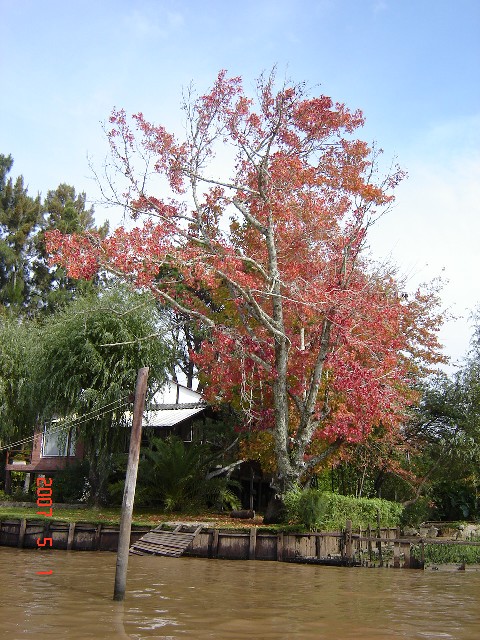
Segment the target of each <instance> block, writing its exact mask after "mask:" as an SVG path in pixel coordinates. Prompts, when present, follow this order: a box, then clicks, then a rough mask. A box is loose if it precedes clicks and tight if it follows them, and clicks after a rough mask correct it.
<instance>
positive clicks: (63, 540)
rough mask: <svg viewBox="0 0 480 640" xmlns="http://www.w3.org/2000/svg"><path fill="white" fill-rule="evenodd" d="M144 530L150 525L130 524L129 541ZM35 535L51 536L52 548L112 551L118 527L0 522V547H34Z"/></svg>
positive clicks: (25, 520)
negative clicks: (138, 525)
mask: <svg viewBox="0 0 480 640" xmlns="http://www.w3.org/2000/svg"><path fill="white" fill-rule="evenodd" d="M148 531H150V527H132V534H131V538H130V539H131V543H133V542H136V541H137V540H138V539H139V538H141V537H142V536H143V535H145V533H147V532H148ZM37 538H52V539H53V544H52V549H62V550H67V551H69V550H72V551H116V550H117V546H118V526H114V525H107V524H92V523H86V522H71V523H68V522H56V521H50V520H43V521H42V520H29V519H23V520H17V519H5V520H1V521H0V545H2V546H6V547H18V548H20V549H37V548H38V545H37Z"/></svg>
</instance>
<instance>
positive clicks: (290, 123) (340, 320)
mask: <svg viewBox="0 0 480 640" xmlns="http://www.w3.org/2000/svg"><path fill="white" fill-rule="evenodd" d="M184 110H185V113H186V116H187V136H186V139H185V140H183V141H177V140H176V139H175V137H174V136H173V135H172V134H170V133H168V132H167V131H166V130H165V129H164V128H163V127H162V126H157V125H154V124H151V123H149V122H147V120H146V119H145V118H144V116H143V115H142V114H137V115H134V116H133V123H134V124H133V126H134V127H135V128H136V129H137V135H136V134H135V132H134V130H133V129H132V128H131V127H130V125H129V122H128V119H127V115H126V114H125V112H124V111H114V112H113V113H112V115H111V118H110V124H111V129H110V130H109V131H108V138H109V141H110V145H111V151H112V158H113V163H114V164H116V166H117V168H118V172H119V173H118V175H119V176H120V177H121V176H123V177H126V179H127V183H128V184H127V186H124V185H122V186H121V188H120V191H121V193H122V194H123V195H122V196H117V194H116V193H115V192H114V193H113V194H112V199H114V200H115V198H116V199H117V201H118V202H120V203H121V204H122V205H123V206H125V207H127V208H128V209H129V210H130V211H131V212H132V215H133V216H134V217H135V218H136V217H138V216H139V215H140V214H145V215H146V216H147V220H146V222H145V224H144V225H143V227H140V228H135V229H133V230H131V231H126V230H125V229H123V228H120V229H117V230H116V231H115V232H114V233H113V234H112V236H110V237H109V238H107V239H106V240H104V241H101V240H100V239H92V238H89V237H85V236H68V237H66V236H62V235H61V234H60V233H57V232H53V233H52V234H51V235H50V237H49V242H50V244H49V247H50V250H51V251H53V252H54V254H55V256H56V260H57V261H58V262H59V263H60V264H62V265H66V266H68V269H69V273H70V275H72V276H75V277H80V276H84V277H90V276H91V275H92V274H94V273H95V272H96V271H97V270H98V269H99V268H100V267H102V268H103V267H105V268H107V269H110V270H111V271H113V272H114V273H118V274H122V275H124V276H125V277H127V278H129V279H131V280H132V281H133V282H134V283H135V284H136V285H137V286H139V287H144V286H148V287H150V288H151V290H152V291H154V293H155V295H156V296H157V297H158V298H159V299H160V300H161V301H162V302H163V303H164V304H168V305H170V306H171V307H172V308H173V309H175V310H176V311H177V312H179V313H182V314H184V315H185V316H186V317H189V318H191V319H194V320H195V321H197V322H198V323H199V324H200V325H202V326H203V328H204V329H206V330H208V332H209V333H208V340H205V341H204V342H203V345H202V350H201V353H200V355H199V356H198V357H197V359H196V362H197V364H198V366H199V368H200V369H201V370H203V372H204V375H205V376H206V379H207V380H208V387H207V389H206V391H207V393H208V396H209V398H210V399H211V400H216V401H218V400H221V399H229V398H230V397H232V394H234V393H238V394H240V396H241V398H242V403H243V405H244V408H245V409H246V410H248V413H249V415H250V417H251V425H252V428H256V429H269V430H271V431H272V434H273V438H274V443H275V445H274V446H275V458H276V477H275V485H276V488H277V491H278V493H279V495H280V496H282V495H284V494H285V492H286V491H288V490H289V489H291V488H293V487H295V486H296V485H297V483H298V482H299V480H300V479H301V477H302V475H303V474H304V473H305V471H306V470H307V469H308V468H312V467H314V466H315V465H317V464H318V462H319V461H320V460H321V459H324V458H326V457H327V456H328V455H329V454H330V453H331V452H332V451H333V450H336V449H338V447H340V446H341V444H342V443H343V442H353V441H362V440H363V439H364V438H366V437H368V435H369V434H370V432H371V430H372V428H373V427H374V426H375V425H378V424H379V423H382V425H383V426H384V428H385V429H388V430H394V429H396V428H397V427H398V425H399V423H400V421H401V420H402V419H403V416H404V409H405V406H406V404H408V403H409V402H411V401H412V393H411V392H410V389H409V383H410V380H411V379H412V376H413V377H414V376H415V375H418V374H419V372H420V371H421V368H422V367H423V366H424V365H425V364H426V363H428V362H430V363H431V362H433V361H435V360H436V359H437V360H438V359H439V358H440V356H439V355H438V348H439V345H438V342H437V339H436V334H435V331H436V329H437V328H438V325H439V322H440V318H439V316H438V315H437V313H436V304H437V302H438V300H437V299H436V297H435V295H433V294H428V293H427V294H421V293H417V295H415V296H414V297H413V298H410V299H405V297H404V296H403V295H402V284H401V283H399V282H397V281H396V280H395V277H394V275H393V274H392V273H391V272H388V270H386V269H381V268H378V266H375V265H372V264H369V262H368V261H367V259H366V258H365V257H364V256H363V254H362V249H363V247H364V245H365V240H366V237H367V232H368V230H369V228H370V227H371V225H372V224H373V223H374V222H375V221H376V220H377V219H378V218H379V217H380V216H381V215H382V214H383V213H384V212H385V210H386V209H388V208H389V206H390V205H391V203H392V201H393V196H392V194H391V191H392V189H393V188H394V187H395V186H396V184H397V183H398V182H399V181H400V180H401V178H402V176H403V173H402V171H400V170H399V169H398V168H394V169H393V170H392V172H390V173H389V174H388V175H386V176H384V177H383V178H379V177H378V166H377V160H378V153H377V152H376V151H374V150H373V151H372V150H371V149H370V148H369V147H368V145H367V144H366V143H365V142H362V141H360V140H357V139H355V137H354V136H353V132H354V131H355V130H356V129H357V128H358V127H360V126H361V125H362V124H363V116H362V114H361V113H360V112H359V111H355V112H351V111H349V110H348V109H347V108H346V107H345V106H344V105H342V104H335V103H333V102H332V100H331V99H330V98H328V97H326V96H318V97H313V98H311V97H309V96H308V95H307V93H306V90H305V88H304V86H303V85H295V86H287V85H285V86H283V87H281V88H280V90H278V91H277V90H275V79H274V77H273V75H270V76H268V77H262V78H260V80H259V82H258V88H257V97H256V101H255V100H254V99H250V98H249V97H247V96H246V95H244V93H243V89H242V85H241V79H240V78H227V76H226V73H225V72H221V73H220V74H219V75H218V78H217V80H216V82H215V84H214V86H213V88H212V89H211V91H209V92H208V93H207V94H206V95H203V96H200V97H198V98H196V97H195V96H193V95H191V96H190V97H189V98H188V101H187V102H186V103H185V104H184ZM216 154H218V156H217V158H216V164H215V165H213V162H214V161H215V155H216ZM219 160H220V162H221V165H220V164H219ZM219 166H220V167H221V168H220V170H219V169H218V168H219ZM215 167H216V168H217V170H219V171H220V173H219V175H218V177H214V169H215ZM158 174H159V175H160V176H162V177H163V179H164V180H165V185H166V184H167V182H166V181H168V185H169V190H168V189H167V188H166V189H165V195H164V196H163V197H161V196H159V195H158V194H157V195H154V193H153V192H150V178H151V177H152V175H153V176H154V177H155V178H157V182H156V186H157V187H158ZM108 184H109V185H111V186H113V185H114V184H115V181H114V179H113V178H111V179H110V180H109V182H108ZM152 188H155V182H152ZM165 267H168V269H166V272H168V273H169V277H159V274H161V273H162V269H163V270H164V269H165ZM174 271H175V272H176V273H178V274H179V275H178V277H175V278H172V276H171V274H172V273H173V272H174ZM203 291H205V292H208V302H207V301H206V300H205V297H204V296H203V295H198V293H195V292H203ZM212 301H213V303H214V304H212ZM318 439H320V440H321V441H322V442H323V443H324V444H323V447H319V448H318V447H317V448H316V449H317V451H316V453H312V452H311V447H312V443H313V442H314V441H316V440H318ZM319 449H320V451H319Z"/></svg>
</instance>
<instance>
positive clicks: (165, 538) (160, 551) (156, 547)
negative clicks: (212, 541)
mask: <svg viewBox="0 0 480 640" xmlns="http://www.w3.org/2000/svg"><path fill="white" fill-rule="evenodd" d="M204 526H205V523H200V524H196V525H195V529H194V530H193V531H191V530H190V531H184V529H191V527H192V525H188V524H185V523H180V524H177V526H176V527H175V528H174V529H173V531H165V529H162V527H161V526H159V527H156V528H155V529H152V530H151V531H149V532H148V533H146V534H145V535H144V536H142V537H141V538H140V539H139V540H137V541H136V542H134V543H133V544H132V546H131V547H130V553H134V554H136V555H139V556H143V555H145V554H146V553H148V554H151V555H155V556H172V557H174V558H178V557H179V556H181V555H182V553H183V552H184V551H186V550H187V548H188V547H189V546H190V545H191V543H192V542H193V540H194V539H195V537H196V536H197V534H198V533H199V532H200V531H201V529H203V527H204Z"/></svg>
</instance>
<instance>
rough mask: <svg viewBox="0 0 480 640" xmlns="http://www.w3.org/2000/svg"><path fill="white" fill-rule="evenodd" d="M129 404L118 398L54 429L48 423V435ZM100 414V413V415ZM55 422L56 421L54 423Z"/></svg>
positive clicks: (20, 443) (32, 437)
mask: <svg viewBox="0 0 480 640" xmlns="http://www.w3.org/2000/svg"><path fill="white" fill-rule="evenodd" d="M129 404H131V402H129V400H128V396H125V397H124V398H119V399H117V400H114V401H113V402H110V403H108V404H106V405H104V406H103V407H98V409H92V410H91V411H89V412H87V413H84V414H82V415H80V416H78V417H77V418H72V419H71V420H70V421H66V422H63V421H62V422H60V424H59V425H58V426H56V427H52V424H53V421H51V422H50V427H49V430H48V431H49V433H56V432H58V431H63V430H65V431H66V430H67V429H70V428H72V427H77V426H79V425H81V424H84V423H85V422H88V421H90V420H95V419H98V418H102V417H103V416H104V415H107V414H108V413H113V412H114V411H117V410H118V409H121V408H123V407H126V406H128V405H129ZM100 412H101V413H100ZM55 422H57V421H55ZM35 435H36V434H33V435H32V436H29V437H28V438H23V439H22V440H17V442H10V443H9V444H7V445H4V446H3V447H0V451H5V450H6V449H12V448H14V447H17V446H18V445H22V444H25V443H27V442H30V441H33V440H34V439H35Z"/></svg>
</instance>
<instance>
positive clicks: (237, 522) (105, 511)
mask: <svg viewBox="0 0 480 640" xmlns="http://www.w3.org/2000/svg"><path fill="white" fill-rule="evenodd" d="M44 508H45V507H43V508H42V507H38V508H37V506H36V505H35V503H33V502H32V504H31V506H28V507H13V506H12V507H9V506H2V507H0V520H6V519H9V518H17V519H18V518H20V519H21V518H27V519H29V520H36V519H38V520H45V519H46V518H45V516H41V515H38V514H37V510H38V511H42V509H44ZM48 520H55V521H56V522H92V523H94V524H100V523H101V524H119V523H120V507H101V508H98V509H95V508H92V507H87V506H85V507H84V506H82V507H80V508H78V509H60V508H58V509H56V510H55V506H53V508H52V517H51V518H48ZM175 520H181V521H182V522H196V521H199V522H208V523H211V526H212V527H217V528H222V529H247V528H250V527H253V526H256V527H262V518H261V517H258V516H257V517H256V518H255V519H253V520H242V519H236V518H230V517H229V515H228V514H227V513H213V512H203V513H196V514H192V513H188V514H185V513H172V512H170V513H165V512H163V511H159V510H158V509H151V508H150V509H146V508H141V509H134V512H133V520H132V524H134V525H140V526H150V525H151V526H154V525H158V524H161V523H162V522H172V521H175ZM265 528H267V527H265ZM268 529H272V527H271V526H270V527H268ZM282 530H283V529H282Z"/></svg>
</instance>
